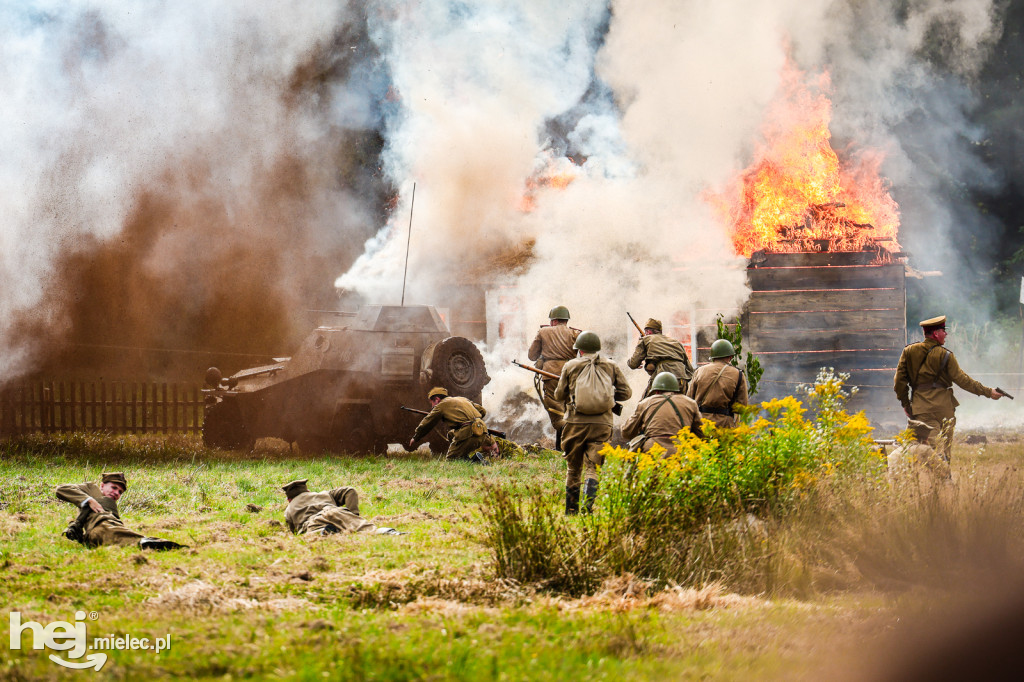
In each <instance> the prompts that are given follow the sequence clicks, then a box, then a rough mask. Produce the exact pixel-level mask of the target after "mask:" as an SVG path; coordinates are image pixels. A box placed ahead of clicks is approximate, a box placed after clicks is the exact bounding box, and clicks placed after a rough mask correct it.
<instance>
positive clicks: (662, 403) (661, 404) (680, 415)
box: [648, 394, 683, 424]
mask: <svg viewBox="0 0 1024 682" xmlns="http://www.w3.org/2000/svg"><path fill="white" fill-rule="evenodd" d="M665 403H668V405H669V407H671V408H672V410H673V411H674V412H675V413H676V416H677V417H679V423H680V424H682V423H683V413H682V412H680V411H679V408H678V407H676V404H675V403H674V402H672V395H671V394H669V395H666V396H665V399H664V400H662V401H661V402H660V403H658V406H657V407H655V408H654V411H653V412H651V416H650V417H648V419H654V415H656V414H658V410H660V409H661V408H663V407H665Z"/></svg>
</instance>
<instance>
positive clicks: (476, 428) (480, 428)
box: [469, 419, 487, 436]
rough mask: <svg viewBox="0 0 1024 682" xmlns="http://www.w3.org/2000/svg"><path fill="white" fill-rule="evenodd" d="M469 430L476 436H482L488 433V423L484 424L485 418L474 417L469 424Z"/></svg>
mask: <svg viewBox="0 0 1024 682" xmlns="http://www.w3.org/2000/svg"><path fill="white" fill-rule="evenodd" d="M469 430H470V432H472V434H473V435H474V436H482V435H484V434H485V433H487V424H484V420H483V419H474V420H473V421H472V422H470V424H469Z"/></svg>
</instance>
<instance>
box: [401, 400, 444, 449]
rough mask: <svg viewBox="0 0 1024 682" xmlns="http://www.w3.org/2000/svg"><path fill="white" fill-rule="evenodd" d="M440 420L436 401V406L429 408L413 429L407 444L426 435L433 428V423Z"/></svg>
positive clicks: (439, 411)
mask: <svg viewBox="0 0 1024 682" xmlns="http://www.w3.org/2000/svg"><path fill="white" fill-rule="evenodd" d="M440 420H441V410H440V403H438V406H437V407H434V408H433V409H431V410H430V412H427V416H426V417H424V418H423V419H422V420H421V421H420V423H419V425H418V426H417V427H416V430H415V431H413V434H412V439H411V440H410V441H409V444H410V445H411V444H413V443H415V442H416V441H418V440H419V439H421V438H423V437H424V436H425V435H427V434H428V433H429V432H430V429H432V428H434V425H435V424H437V422H439V421H440Z"/></svg>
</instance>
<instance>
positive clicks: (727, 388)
mask: <svg viewBox="0 0 1024 682" xmlns="http://www.w3.org/2000/svg"><path fill="white" fill-rule="evenodd" d="M734 355H736V351H735V349H733V347H732V343H730V342H729V340H728V339H718V340H717V341H715V342H714V343H713V344H711V362H710V363H708V364H706V365H703V366H701V367H698V368H697V371H696V372H695V373H694V375H693V381H691V382H690V387H689V388H687V389H686V394H687V395H688V396H690V397H691V398H693V399H694V400H696V401H697V406H698V407H699V408H700V413H701V417H703V418H704V419H707V420H709V421H712V422H714V423H715V424H716V425H718V426H720V427H722V428H725V429H731V428H733V427H734V426H736V419H735V418H734V417H733V405H746V404H747V401H748V400H749V396H748V395H747V378H746V377H745V376H744V375H743V370H741V369H740V368H739V367H733V366H732V364H731V363H732V358H733V356H734Z"/></svg>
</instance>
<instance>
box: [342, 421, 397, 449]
mask: <svg viewBox="0 0 1024 682" xmlns="http://www.w3.org/2000/svg"><path fill="white" fill-rule="evenodd" d="M375 443H376V438H375V437H374V433H373V424H371V423H366V422H362V423H351V424H349V425H348V428H347V429H346V430H345V431H344V433H342V434H341V436H340V437H339V438H338V447H339V448H340V449H341V451H342V452H346V453H349V454H352V455H362V454H366V453H370V452H373V451H374V449H375V448H374V445H375ZM385 448H386V446H385Z"/></svg>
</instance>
